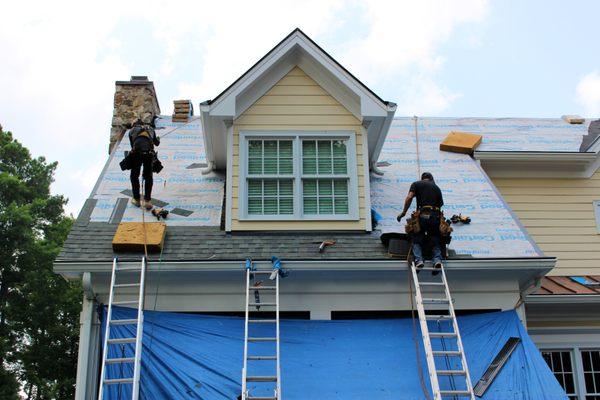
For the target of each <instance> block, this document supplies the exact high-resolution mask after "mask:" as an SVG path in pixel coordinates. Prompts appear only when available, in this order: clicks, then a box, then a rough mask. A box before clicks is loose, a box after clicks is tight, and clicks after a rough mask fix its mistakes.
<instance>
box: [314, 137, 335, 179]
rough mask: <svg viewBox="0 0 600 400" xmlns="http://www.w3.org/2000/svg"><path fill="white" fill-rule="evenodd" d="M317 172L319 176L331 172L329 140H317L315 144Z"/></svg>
mask: <svg viewBox="0 0 600 400" xmlns="http://www.w3.org/2000/svg"><path fill="white" fill-rule="evenodd" d="M317 172H318V173H319V174H320V175H324V174H331V173H332V172H333V167H332V159H331V140H319V141H318V142H317Z"/></svg>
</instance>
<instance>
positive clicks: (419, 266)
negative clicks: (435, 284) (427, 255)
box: [415, 261, 425, 274]
mask: <svg viewBox="0 0 600 400" xmlns="http://www.w3.org/2000/svg"><path fill="white" fill-rule="evenodd" d="M424 266H425V263H424V262H423V261H417V262H415V268H416V269H417V274H418V273H419V272H421V269H423V267H424Z"/></svg>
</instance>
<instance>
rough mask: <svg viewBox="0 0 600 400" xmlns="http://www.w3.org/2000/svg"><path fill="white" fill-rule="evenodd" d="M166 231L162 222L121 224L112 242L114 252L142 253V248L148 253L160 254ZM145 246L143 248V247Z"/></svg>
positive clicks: (165, 226)
mask: <svg viewBox="0 0 600 400" xmlns="http://www.w3.org/2000/svg"><path fill="white" fill-rule="evenodd" d="M166 231H167V225H166V224H165V223H164V222H146V223H145V224H144V223H142V222H121V223H120V224H119V226H118V227H117V230H116V232H115V235H114V237H113V240H112V247H113V250H114V251H116V252H121V251H122V252H138V253H143V252H144V247H146V248H147V249H148V251H149V252H153V253H157V252H160V251H161V249H162V247H163V244H164V241H165V234H166ZM144 245H145V246H144Z"/></svg>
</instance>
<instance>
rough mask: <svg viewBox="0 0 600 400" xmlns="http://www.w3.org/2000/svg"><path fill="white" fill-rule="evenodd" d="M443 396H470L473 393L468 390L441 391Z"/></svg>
mask: <svg viewBox="0 0 600 400" xmlns="http://www.w3.org/2000/svg"><path fill="white" fill-rule="evenodd" d="M440 394H441V395H442V396H470V395H471V392H469V391H468V390H440Z"/></svg>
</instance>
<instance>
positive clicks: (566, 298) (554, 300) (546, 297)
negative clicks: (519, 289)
mask: <svg viewBox="0 0 600 400" xmlns="http://www.w3.org/2000/svg"><path fill="white" fill-rule="evenodd" d="M525 303H527V304H583V303H594V304H596V303H600V294H573V295H569V294H554V295H553V294H531V295H529V296H527V297H526V298H525Z"/></svg>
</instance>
